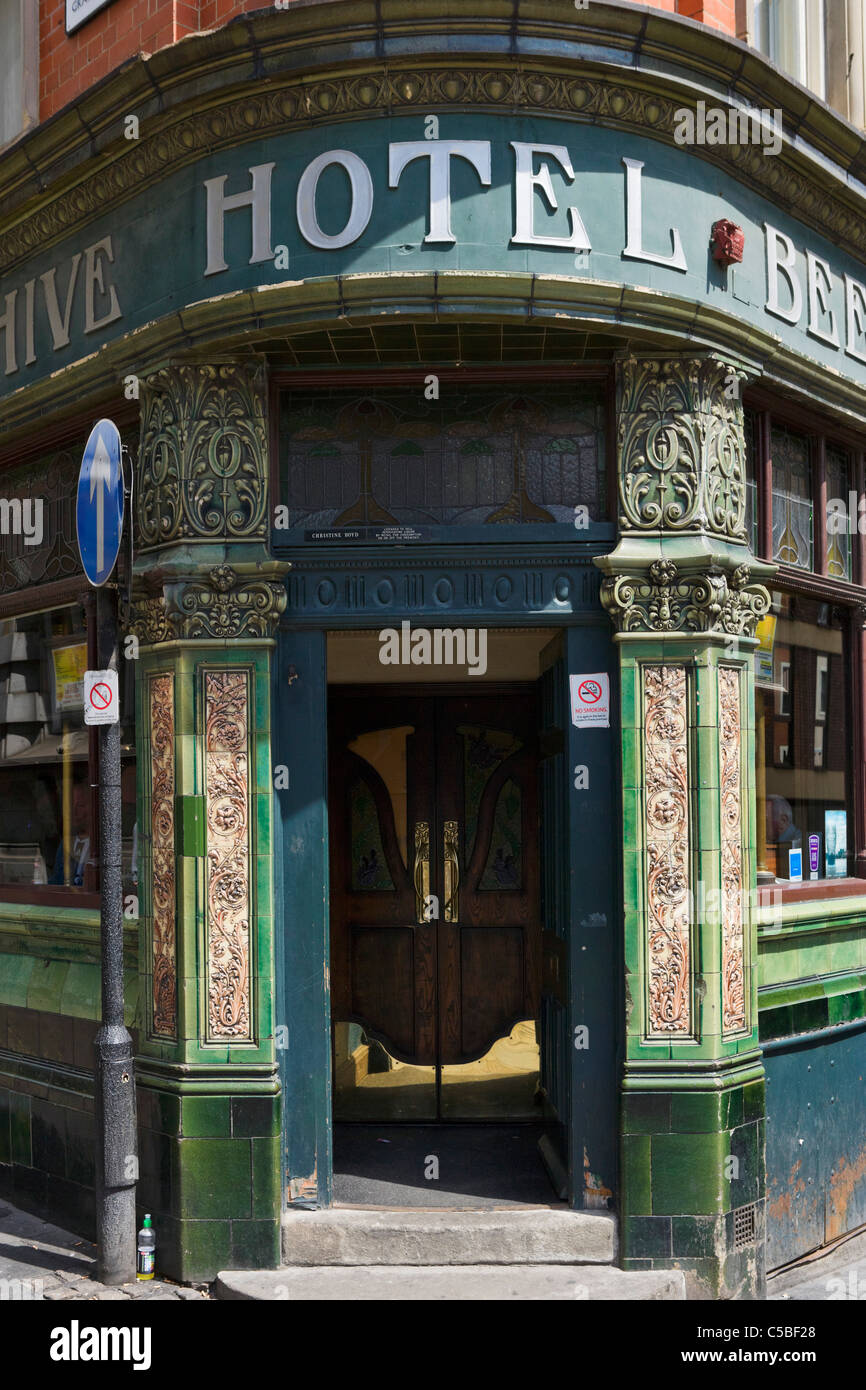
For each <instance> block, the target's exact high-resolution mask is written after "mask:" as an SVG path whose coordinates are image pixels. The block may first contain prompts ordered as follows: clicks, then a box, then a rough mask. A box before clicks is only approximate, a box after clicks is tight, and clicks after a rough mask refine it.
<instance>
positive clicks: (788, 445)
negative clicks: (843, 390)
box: [771, 428, 812, 570]
mask: <svg viewBox="0 0 866 1390" xmlns="http://www.w3.org/2000/svg"><path fill="white" fill-rule="evenodd" d="M771 450H772V456H773V559H774V560H778V561H779V562H780V564H784V565H795V566H796V567H797V569H803V570H810V569H811V568H812V469H811V466H810V461H809V441H808V439H807V438H806V436H805V435H802V434H793V433H791V431H789V430H783V429H776V428H774V429H773V430H772V434H771Z"/></svg>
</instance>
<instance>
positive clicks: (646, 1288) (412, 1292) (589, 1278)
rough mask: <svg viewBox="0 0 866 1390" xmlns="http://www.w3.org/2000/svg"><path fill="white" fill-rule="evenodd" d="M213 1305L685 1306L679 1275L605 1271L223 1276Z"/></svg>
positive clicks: (380, 1268)
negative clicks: (220, 1302)
mask: <svg viewBox="0 0 866 1390" xmlns="http://www.w3.org/2000/svg"><path fill="white" fill-rule="evenodd" d="M214 1292H215V1294H216V1296H217V1298H222V1299H234V1300H241V1299H252V1300H255V1301H262V1302H273V1301H286V1302H288V1303H298V1302H303V1303H318V1302H322V1301H335V1302H336V1301H345V1300H348V1299H351V1300H352V1302H358V1301H361V1302H365V1301H366V1302H377V1303H378V1302H382V1303H385V1302H401V1303H405V1302H407V1301H415V1302H424V1303H435V1302H446V1301H448V1302H455V1301H456V1302H460V1303H468V1302H473V1301H474V1302H478V1301H488V1300H494V1301H496V1302H506V1301H527V1302H528V1301H543V1302H546V1303H547V1302H551V1301H554V1300H556V1301H561V1302H569V1303H572V1302H574V1301H575V1300H579V1301H586V1302H593V1303H594V1302H597V1301H599V1300H615V1301H617V1302H621V1301H623V1300H628V1301H630V1302H642V1303H643V1302H647V1301H648V1300H651V1299H652V1300H655V1299H665V1300H676V1301H680V1302H682V1301H684V1300H685V1296H686V1295H685V1280H684V1279H683V1276H682V1274H681V1273H680V1271H679V1270H676V1269H671V1270H640V1271H635V1272H630V1273H625V1272H624V1271H623V1270H621V1269H617V1268H615V1266H613V1265H574V1264H563V1265H553V1264H544V1265H527V1264H520V1265H315V1266H311V1265H296V1266H291V1267H285V1268H283V1269H274V1270H269V1269H265V1270H225V1271H223V1272H222V1273H221V1274H218V1275H217V1279H216V1283H215V1284H214Z"/></svg>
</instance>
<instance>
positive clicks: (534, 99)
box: [0, 0, 866, 270]
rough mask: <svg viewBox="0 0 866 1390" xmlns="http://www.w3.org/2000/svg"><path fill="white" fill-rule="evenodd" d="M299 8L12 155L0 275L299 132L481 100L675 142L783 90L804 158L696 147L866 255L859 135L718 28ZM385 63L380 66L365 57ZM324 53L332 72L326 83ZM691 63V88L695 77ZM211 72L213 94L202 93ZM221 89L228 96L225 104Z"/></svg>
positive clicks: (148, 71)
mask: <svg viewBox="0 0 866 1390" xmlns="http://www.w3.org/2000/svg"><path fill="white" fill-rule="evenodd" d="M299 9H300V10H302V11H303V22H302V23H300V24H298V25H297V26H296V25H295V24H294V23H293V20H294V16H293V14H292V9H291V7H289V8H288V9H287V10H286V11H282V12H276V13H275V12H274V11H273V10H271V11H270V12H269V13H267V12H266V13H262V14H258V15H255V16H249V17H248V18H246V19H245V21H244V25H243V26H240V25H236V26H234V28H233V29H232V30H231V31H230V40H229V41H227V34H228V33H229V31H226V30H219V31H217V32H215V33H213V34H207V35H202V36H200V37H196V38H192V39H189V40H187V41H185V42H184V44H183V45H182V46H173V47H171V48H169V49H166V50H164V51H162V52H158V53H156V54H154V55H152V56H150V57H148V58H146V59H144V58H143V59H140V60H138V62H137V63H135V64H133V65H131V66H130V67H127V68H125V69H123V70H121V71H119V72H118V73H116V74H114V75H112V77H111V78H110V79H109V80H108V81H107V82H106V83H104V84H103V86H102V88H101V89H100V90H97V91H95V92H91V93H89V94H88V120H87V122H86V123H82V121H81V120H80V118H79V117H78V115H77V113H76V112H75V111H74V110H70V111H69V113H68V114H67V113H62V114H61V115H60V116H59V117H58V118H56V119H55V121H54V122H53V123H52V126H51V130H50V131H49V132H47V133H46V128H45V127H38V128H37V129H36V130H35V131H33V132H31V133H29V134H28V135H26V136H25V137H24V138H23V140H21V141H20V142H19V143H18V146H17V147H16V148H15V149H14V150H13V151H11V152H10V155H9V156H7V157H6V158H5V160H4V164H5V171H8V172H5V171H3V172H0V202H2V205H3V206H4V207H5V208H7V209H10V210H11V209H13V208H16V207H20V208H21V213H20V214H18V217H20V220H16V222H15V225H13V226H12V227H11V228H10V229H9V230H8V231H7V232H6V233H5V235H3V236H2V237H0V269H3V270H5V269H7V268H8V267H9V266H10V265H12V264H14V263H15V261H16V260H17V259H19V258H20V257H22V256H27V255H31V254H33V253H34V252H35V251H36V249H37V248H43V247H46V246H48V245H50V244H51V242H52V240H55V239H57V238H58V237H60V236H63V235H66V233H67V232H68V231H69V230H70V228H72V227H74V226H75V225H76V224H80V223H84V222H87V221H89V220H91V219H92V218H93V217H94V216H95V215H96V214H97V213H99V212H100V211H102V210H103V209H104V208H105V207H106V206H108V205H111V203H112V202H114V201H115V200H121V199H123V198H124V197H125V196H127V195H128V194H129V193H130V192H138V191H140V190H141V189H142V188H144V187H146V186H147V185H148V183H149V182H152V181H153V180H154V179H156V178H158V177H159V176H160V174H161V173H162V172H163V171H164V170H165V169H167V168H175V167H177V166H178V165H179V164H181V163H183V162H189V161H190V160H192V159H195V158H196V157H198V156H199V155H200V154H201V153H204V152H206V153H212V152H215V151H218V150H219V149H221V148H225V147H227V146H228V145H231V144H236V143H238V142H239V141H241V140H258V139H259V138H260V137H261V136H262V135H263V134H267V133H269V132H270V131H273V130H285V129H289V128H291V127H292V126H293V125H294V126H302V127H304V128H309V127H310V126H311V125H312V124H316V123H321V122H328V121H336V120H340V119H344V118H345V117H346V116H352V117H354V116H364V115H370V116H380V115H381V114H382V112H383V111H387V112H389V113H391V112H396V111H399V110H401V109H403V110H407V109H413V108H414V109H419V110H423V111H425V112H427V111H430V110H441V109H443V108H448V107H452V108H453V107H459V106H469V107H473V108H475V109H488V110H496V109H507V110H509V111H515V110H520V109H523V110H526V111H530V112H532V111H534V112H550V113H555V114H557V115H567V116H570V117H573V118H575V119H577V120H591V121H592V122H593V123H596V124H598V123H607V124H610V125H612V126H617V127H620V128H623V129H631V130H637V129H640V130H642V131H652V132H653V134H654V135H655V136H657V137H658V138H659V139H661V140H664V141H666V142H668V143H673V142H674V140H675V138H676V133H677V130H678V129H679V127H680V123H681V121H682V113H683V111H684V109H685V110H688V111H691V112H693V113H694V111H695V108H696V107H697V104H698V102H700V101H701V100H704V101H706V99H707V98H709V99H710V104H711V105H712V106H715V105H717V104H718V95H719V92H720V91H725V92H727V93H728V94H729V99H730V104H731V105H732V106H735V107H736V108H738V109H740V110H743V109H745V110H749V109H751V104H753V103H757V102H759V100H760V97H759V94H760V93H761V92H762V91H766V90H770V89H772V90H773V92H774V100H775V101H777V102H779V101H781V102H784V103H786V106H785V108H783V124H784V123H789V128H790V129H791V130H796V132H797V136H798V143H797V145H796V146H794V145H793V144H792V142H791V141H790V140H789V139H788V138H787V136H786V137H785V139H784V148H783V150H782V152H781V154H776V153H774V154H773V155H772V156H768V155H767V153H766V150H765V149H764V147H763V146H762V145H761V144H748V143H744V144H727V143H719V144H712V143H711V142H710V141H706V142H705V143H704V144H703V145H702V146H701V147H700V148H699V149H698V150H697V151H696V152H697V153H698V154H699V156H700V158H702V159H706V160H709V161H711V162H713V163H718V164H723V165H727V166H729V167H730V169H731V170H732V171H733V172H735V173H736V174H737V176H738V177H739V178H740V179H741V180H742V181H744V182H747V183H750V184H751V185H752V186H753V187H754V188H756V189H757V190H759V191H760V192H762V193H767V191H768V189H769V190H771V191H772V190H776V191H777V192H778V193H779V195H780V196H783V197H784V199H785V202H786V203H787V204H788V205H790V206H791V208H792V210H793V211H794V212H795V214H796V215H797V216H798V217H800V218H802V220H803V221H805V222H808V223H810V224H811V225H812V226H814V227H816V228H819V229H821V230H827V231H829V232H830V233H831V234H832V235H833V236H834V238H835V239H836V240H837V241H838V243H839V244H840V245H841V244H844V243H846V242H847V243H848V246H849V248H850V249H851V250H853V251H854V252H855V253H856V252H857V251H863V250H866V224H864V219H863V217H862V214H861V213H860V211H859V207H858V203H859V200H858V198H857V191H856V188H855V187H852V186H851V181H850V179H849V178H848V176H849V175H850V174H851V173H854V174H855V177H856V174H857V173H858V172H860V170H859V168H858V162H859V163H862V162H863V161H862V155H861V154H860V153H859V151H858V149H857V137H856V135H855V134H854V132H852V130H851V129H850V127H848V126H847V125H846V123H845V122H844V121H842V120H841V119H840V118H839V117H837V116H835V115H834V113H832V112H830V111H829V110H825V109H822V107H821V104H820V103H817V102H814V103H811V104H810V106H809V107H807V108H806V110H805V111H804V109H803V102H802V91H801V89H799V88H797V87H796V86H795V84H794V83H793V82H792V83H788V82H787V80H786V79H785V78H784V77H783V76H782V75H781V74H780V73H779V72H778V70H777V69H770V68H769V66H768V65H767V64H766V63H765V61H764V60H763V59H762V58H761V56H760V55H759V54H757V53H756V52H754V51H751V52H750V51H749V50H748V49H746V48H745V47H744V46H743V45H740V44H738V43H736V42H733V41H731V40H728V39H726V38H724V37H723V36H722V35H721V34H718V33H716V32H714V31H708V32H702V31H700V30H696V29H695V26H693V25H689V26H686V25H683V24H680V23H678V22H677V20H676V19H675V18H669V17H668V16H665V15H662V14H656V13H652V12H651V13H650V14H649V15H646V14H644V13H642V12H640V11H638V12H635V10H634V9H632V8H631V7H629V8H622V7H620V6H618V5H615V4H613V5H612V4H606V3H603V2H602V0H593V3H592V5H589V6H587V8H586V10H585V11H581V10H575V8H574V6H573V4H572V3H571V0H550V2H549V3H548V4H546V5H545V6H544V7H543V10H544V14H543V17H540V15H539V8H538V6H536V5H530V4H521V3H519V0H518V3H516V4H515V3H514V2H513V0H500V2H499V3H493V4H490V5H485V7H484V14H483V15H480V14H475V13H473V14H469V15H464V14H461V13H459V12H458V13H455V12H454V10H453V8H452V7H449V8H448V9H447V10H443V13H442V14H441V15H439V14H437V12H436V10H435V8H434V7H425V10H424V12H423V13H422V14H421V15H419V14H418V13H417V10H416V9H415V8H414V7H411V5H409V4H407V5H406V6H405V7H403V6H401V5H399V4H396V5H393V6H390V5H389V6H388V7H387V13H385V12H384V11H383V10H382V8H380V7H378V6H377V8H376V15H375V20H373V19H372V18H371V19H370V20H367V19H366V17H363V16H359V14H358V11H357V7H355V6H352V5H351V4H339V3H321V4H319V5H317V6H312V5H305V6H302V7H299ZM404 9H405V13H403V12H402V11H403V10H404ZM319 15H320V16H321V19H320V22H319V24H318V27H317V23H316V21H317V19H318V18H319ZM407 24H409V25H410V26H411V32H412V39H413V44H414V45H418V44H419V43H423V42H424V41H425V39H426V41H427V43H428V45H429V53H430V55H432V57H433V58H434V60H435V61H432V62H431V60H430V58H429V57H422V58H419V59H418V60H412V59H411V58H407V56H406V53H405V31H406V25H407ZM335 25H336V28H335V27H334V26H335ZM451 33H454V34H457V35H459V40H460V44H461V55H462V57H461V61H459V62H457V63H455V62H454V61H453V60H452V61H449V59H448V57H447V56H445V55H444V54H443V50H444V44H443V37H444V36H446V35H450V34H451ZM344 34H351V36H352V43H351V50H350V51H351V52H352V53H353V54H356V55H360V56H358V57H356V58H355V60H354V61H352V60H346V59H343V60H342V61H341V59H340V57H339V56H338V55H339V52H340V50H339V48H338V47H336V46H335V40H336V42H337V43H339V41H340V39H342V38H343V36H344ZM337 36H339V38H338V37H337ZM503 41H504V42H507V43H508V45H509V47H510V48H511V50H512V52H513V54H514V57H513V58H511V57H502V56H499V55H497V56H496V57H495V58H491V57H490V56H489V54H490V51H491V48H492V47H493V46H494V45H499V46H501V45H502V43H503ZM346 48H347V49H348V48H349V45H348V44H347V45H346ZM533 50H534V52H533ZM545 50H547V51H546V52H545ZM373 52H375V53H376V55H377V57H376V58H375V59H371V58H370V57H369V56H368V55H370V54H372V53H373ZM530 54H532V56H528V55H530ZM323 55H327V60H328V61H327V68H328V71H327V73H326V74H321V75H319V73H317V71H316V68H317V67H319V68H321V67H322V66H323V64H324V62H325V58H324V57H323ZM251 58H253V59H254V61H255V70H256V73H257V74H258V73H261V72H265V71H266V72H267V79H266V81H263V79H262V78H261V77H259V76H256V79H255V81H254V82H251V81H250V78H249V73H250V59H251ZM686 68H688V71H689V81H688V84H686V83H684V82H683V80H682V76H681V74H682V72H683V71H684V70H686ZM203 73H207V74H208V78H209V83H210V90H208V91H207V94H206V96H204V98H203V97H202V74H203ZM703 73H707V74H708V78H707V86H706V87H702V86H701V77H702V74H703ZM770 74H772V88H770ZM220 88H222V89H223V91H225V92H226V93H227V94H229V95H226V96H225V97H224V98H222V97H221V93H220ZM193 104H195V107H196V110H195V111H191V110H190V107H191V106H193ZM727 104H728V103H727V102H726V105H727ZM202 107H204V109H202ZM812 108H814V111H813V109H812ZM130 111H136V112H140V113H141V118H142V121H143V130H142V134H141V138H140V139H138V140H135V141H131V142H130V141H125V140H124V139H123V138H122V133H123V128H124V127H123V120H124V116H125V115H126V114H127V113H129V112H130ZM82 125H84V129H82ZM810 141H811V142H814V148H815V149H816V150H817V151H818V152H819V154H820V156H821V158H820V160H819V159H817V158H815V156H814V155H813V154H812V153H811V149H812V146H811V145H810V143H809V142H810ZM773 149H774V151H775V145H774V146H773ZM95 151H96V158H94V152H95ZM834 154H835V155H836V160H837V164H836V167H835V169H834V168H833V167H832V165H831V164H830V161H831V160H832V159H833V155H834ZM55 171H56V176H55ZM4 172H5V177H4ZM861 177H862V173H861ZM846 179H848V187H847V188H846ZM52 184H56V185H57V187H58V193H57V196H56V197H54V198H52V197H51V195H50V193H49V194H48V195H47V196H46V195H45V193H44V190H46V189H49V190H50V188H51V186H52ZM28 205H31V207H30V210H29V211H24V209H25V208H27V207H28ZM32 205H36V206H32Z"/></svg>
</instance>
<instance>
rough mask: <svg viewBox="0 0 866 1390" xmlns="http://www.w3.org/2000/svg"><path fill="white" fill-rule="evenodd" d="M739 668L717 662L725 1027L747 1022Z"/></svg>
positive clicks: (734, 1027)
mask: <svg viewBox="0 0 866 1390" xmlns="http://www.w3.org/2000/svg"><path fill="white" fill-rule="evenodd" d="M740 698H741V697H740V673H739V671H737V670H736V669H735V668H734V667H731V666H720V667H719V775H720V779H721V788H720V790H721V800H722V817H721V831H722V1022H723V1030H724V1033H725V1034H726V1035H727V1034H729V1033H736V1032H742V1031H743V1030H744V1029H745V1027H746V990H745V931H744V924H743V833H742V801H743V787H742V776H741V767H740V743H741V732H742V717H741V708H740Z"/></svg>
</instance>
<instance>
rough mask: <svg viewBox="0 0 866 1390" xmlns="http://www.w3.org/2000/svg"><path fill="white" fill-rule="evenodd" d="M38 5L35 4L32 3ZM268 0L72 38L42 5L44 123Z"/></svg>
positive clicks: (109, 19) (127, 14)
mask: <svg viewBox="0 0 866 1390" xmlns="http://www.w3.org/2000/svg"><path fill="white" fill-rule="evenodd" d="M28 2H29V3H34V0H28ZM648 3H649V4H650V5H651V6H652V7H653V8H654V9H658V10H666V11H667V12H668V13H670V14H677V13H678V14H682V15H687V16H688V17H689V18H690V19H699V20H703V21H704V22H705V23H706V24H709V25H711V26H712V27H713V28H714V29H722V30H724V31H725V32H726V33H729V34H735V33H736V24H735V19H734V8H735V0H648ZM265 7H266V0H114V4H112V5H109V6H108V8H107V9H105V10H103V11H101V12H100V13H99V14H97V15H95V16H94V18H93V19H90V20H88V21H87V23H86V24H83V25H82V26H81V28H80V29H79V30H78V31H77V32H76V33H74V34H72V35H71V36H69V37H67V35H66V27H65V13H66V5H65V0H39V12H40V17H39V118H40V120H43V121H44V120H46V119H47V118H48V117H49V116H52V115H53V114H54V112H55V111H59V110H60V109H61V107H63V106H66V105H67V104H68V103H69V102H70V101H74V100H75V98H76V97H78V96H80V95H81V93H82V92H83V91H85V90H86V89H87V88H88V87H89V86H90V85H91V84H92V83H94V82H98V81H99V80H100V78H102V77H105V76H106V74H107V73H109V72H111V71H112V70H113V69H114V68H116V67H118V66H119V65H120V64H121V63H122V62H124V61H125V59H127V58H131V57H133V56H134V55H135V54H136V53H154V52H156V50H157V49H158V48H165V47H166V46H167V45H168V44H171V43H176V42H177V40H178V39H182V38H184V37H185V36H186V35H187V34H197V33H199V32H200V31H202V30H204V29H213V28H216V27H218V26H219V25H221V24H226V23H227V22H228V21H229V20H230V19H232V18H233V17H234V16H235V15H239V14H243V13H244V11H246V10H259V9H264V8H265Z"/></svg>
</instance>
